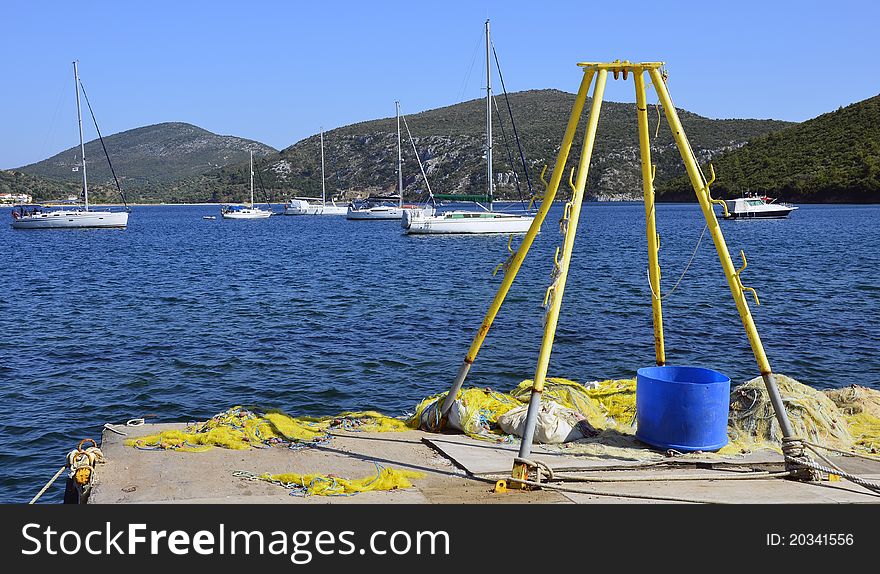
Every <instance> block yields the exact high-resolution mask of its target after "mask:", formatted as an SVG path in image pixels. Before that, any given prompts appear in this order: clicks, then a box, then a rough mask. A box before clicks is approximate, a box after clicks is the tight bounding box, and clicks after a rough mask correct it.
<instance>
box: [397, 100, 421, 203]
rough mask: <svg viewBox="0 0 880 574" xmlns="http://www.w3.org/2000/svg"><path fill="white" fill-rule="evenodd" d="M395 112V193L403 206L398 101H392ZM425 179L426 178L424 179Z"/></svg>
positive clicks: (401, 152) (401, 151)
mask: <svg viewBox="0 0 880 574" xmlns="http://www.w3.org/2000/svg"><path fill="white" fill-rule="evenodd" d="M394 110H395V113H396V114H397V193H398V194H400V199H399V204H400V207H401V208H403V150H402V149H401V147H400V102H399V101H395V102H394ZM426 181H427V180H426Z"/></svg>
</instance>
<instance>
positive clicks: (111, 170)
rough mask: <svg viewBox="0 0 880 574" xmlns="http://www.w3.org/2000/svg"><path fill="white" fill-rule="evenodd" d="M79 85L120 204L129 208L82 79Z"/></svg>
mask: <svg viewBox="0 0 880 574" xmlns="http://www.w3.org/2000/svg"><path fill="white" fill-rule="evenodd" d="M79 87H80V88H82V93H83V96H84V97H85V100H86V105H87V106H88V107H89V113H90V114H92V121H93V122H95V131H97V132H98V139H99V140H101V147H102V148H104V155H105V156H107V165H109V166H110V173H112V174H113V181H115V182H116V189H117V190H119V195H120V197H122V204H123V205H125V208H126V209H129V207H128V203H127V202H126V201H125V193H123V191H122V186H120V185H119V178H117V177H116V170H114V169H113V162H111V161H110V154H109V153H107V146H105V145H104V137H103V136H102V135H101V128H99V127H98V118H96V117H95V112H94V111H93V110H92V104H91V103H89V96H88V94H86V87H85V86H84V85H83V83H82V80H80V81H79Z"/></svg>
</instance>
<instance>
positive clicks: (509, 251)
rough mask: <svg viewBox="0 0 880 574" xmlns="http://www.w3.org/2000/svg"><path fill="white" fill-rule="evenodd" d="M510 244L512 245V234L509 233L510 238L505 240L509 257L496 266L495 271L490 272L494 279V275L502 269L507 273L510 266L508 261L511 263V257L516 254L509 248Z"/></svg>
mask: <svg viewBox="0 0 880 574" xmlns="http://www.w3.org/2000/svg"><path fill="white" fill-rule="evenodd" d="M512 243H513V234H512V233H511V234H510V237H508V238H507V251H508V253H510V255H508V256H507V259H506V260H504V261H503V262H502V263H499V264H498V266H497V267H495V270H494V271H492V277H495V275H496V274H497V273H498V271H499V270H501V269H502V268H503V269H504V270H505V272H507V268H508V267H509V266H510V261H511V259H513V256H514V255H515V254H516V252H515V251H514V250H513V247H511V244H512Z"/></svg>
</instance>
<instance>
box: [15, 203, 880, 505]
mask: <svg viewBox="0 0 880 574" xmlns="http://www.w3.org/2000/svg"><path fill="white" fill-rule="evenodd" d="M275 209H276V210H279V211H280V210H281V207H280V206H275ZM218 211H219V209H218V208H217V207H212V206H136V207H134V208H133V211H132V213H131V216H130V219H129V226H128V228H127V229H124V230H57V231H35V230H31V231H25V230H13V229H12V228H11V227H10V226H9V225H2V226H0V246H2V250H3V256H4V262H3V268H2V271H0V294H2V302H0V400H2V403H0V404H2V405H3V411H2V417H0V437H2V441H3V445H4V447H3V449H2V450H0V501H3V502H27V501H28V500H30V498H31V497H32V496H33V495H34V494H35V493H36V492H37V490H39V488H40V487H41V486H42V485H43V484H44V483H45V482H46V481H47V480H48V479H49V478H50V477H51V476H52V474H53V473H54V472H55V471H56V470H57V469H58V468H59V467H60V466H61V465H62V464H63V463H64V457H65V455H66V453H67V452H68V451H69V450H70V449H72V448H74V447H76V445H77V443H78V442H79V441H80V440H81V439H82V438H86V437H90V438H94V439H96V440H100V435H101V430H102V426H103V424H104V423H106V422H110V423H124V422H125V421H126V420H128V419H132V418H136V417H144V416H146V417H147V420H148V421H149V422H171V421H192V420H204V419H205V418H207V417H210V416H212V415H213V414H215V413H217V412H220V411H223V410H225V409H227V408H229V407H230V406H233V405H237V404H246V405H261V406H266V407H276V408H280V409H283V410H284V411H286V412H288V413H291V414H293V415H330V414H335V413H338V412H340V411H343V410H349V409H358V410H361V409H376V410H379V411H382V412H384V413H386V414H389V415H403V414H404V413H406V412H408V411H411V410H412V409H413V407H414V406H415V404H416V403H417V402H418V401H419V400H420V399H422V398H424V397H425V396H428V395H431V394H434V393H437V392H442V391H444V390H446V389H447V388H448V386H449V384H450V383H451V382H452V379H453V378H454V376H455V373H456V372H457V370H458V367H459V365H460V364H461V361H462V359H463V358H464V355H465V352H466V351H467V349H468V347H469V345H470V342H471V340H472V338H473V336H474V334H475V332H476V330H477V328H478V327H479V325H480V322H481V320H482V317H483V315H484V314H485V312H486V310H487V308H488V305H489V302H490V301H491V299H492V297H493V296H494V294H495V291H496V290H497V288H498V285H499V284H500V282H501V275H502V274H501V273H498V274H497V275H496V276H493V275H492V271H493V269H494V268H495V267H496V266H497V265H498V264H499V263H502V262H504V261H505V259H506V258H507V256H508V252H507V240H508V238H507V236H503V235H493V236H407V235H404V234H403V232H402V229H401V227H400V225H399V222H396V221H348V220H346V219H345V218H344V217H338V216H337V217H333V216H322V217H316V216H278V217H271V218H269V219H263V220H222V219H220V218H218V219H216V220H205V219H203V218H202V217H203V216H205V215H218ZM561 212H562V209H561V206H559V205H557V206H554V207H553V209H552V210H551V212H550V214H549V215H548V217H547V220H546V221H545V223H544V226H543V228H542V232H541V234H540V235H539V236H538V238H537V240H536V241H535V244H534V246H533V247H532V250H531V252H530V253H529V255H528V257H527V258H526V260H525V263H524V264H523V266H522V269H521V271H520V274H519V276H518V277H517V279H516V281H515V282H514V285H513V287H512V289H511V290H510V294H509V295H508V297H507V300H506V303H505V305H504V307H503V308H502V309H501V312H500V314H499V315H498V317H497V319H496V321H495V323H494V324H493V326H492V329H491V331H490V332H489V335H488V337H487V338H486V341H485V344H484V345H483V348H482V350H481V352H480V354H479V356H478V358H477V361H476V363H475V364H474V366H473V369H472V371H471V374H470V377H469V379H468V381H467V383H466V384H467V385H469V386H470V385H473V386H480V387H491V388H493V389H497V390H500V391H508V390H510V389H511V388H513V387H514V386H516V384H517V383H519V382H520V381H521V380H523V379H526V378H531V377H532V376H533V374H534V369H535V363H536V360H537V354H538V348H539V346H540V343H541V336H542V331H543V318H544V309H542V307H541V303H542V300H543V298H544V293H545V290H546V288H547V286H548V285H549V283H550V280H551V279H550V273H551V271H552V267H553V258H552V256H553V251H554V250H555V247H556V246H557V245H560V244H561V240H562V237H561V235H560V234H559V227H558V222H559V218H560V216H561ZM0 218H5V219H6V220H7V221H11V218H10V216H9V210H8V209H3V210H0ZM878 219H880V207H878V206H848V205H834V206H827V205H802V206H801V208H800V209H799V210H797V211H795V212H794V213H793V214H792V215H791V217H790V218H788V219H785V220H767V221H721V224H720V225H721V229H722V230H723V233H724V235H725V238H726V239H727V244H728V247H729V249H730V252H731V254H732V255H734V259H735V263H736V265H737V267H739V266H741V264H742V262H741V260H740V256H739V251H740V250H741V249H742V250H744V251H745V253H746V257H747V258H748V268H747V269H746V270H745V271H744V273H743V275H742V279H743V282H744V284H745V285H746V286H748V287H754V288H755V289H757V292H758V296H759V297H760V301H761V305H760V306H757V305H755V304H754V300H753V299H752V298H751V295H747V297H748V298H749V300H750V305H751V310H752V313H753V315H754V317H755V322H756V323H757V326H758V330H759V332H760V334H761V338H762V340H763V342H764V346H765V349H766V351H767V355H768V357H769V359H770V362H771V365H772V366H773V368H774V371H775V372H778V373H784V374H786V375H789V376H792V377H794V378H796V379H798V380H800V381H802V382H804V383H807V384H810V385H813V386H815V387H817V388H830V387H842V386H846V385H850V384H854V383H855V384H861V385H867V386H872V387H874V388H880V279H878V269H880V233H878V232H877V221H878ZM657 224H658V231H659V233H660V236H661V249H660V261H661V266H662V272H663V280H662V293H661V295H662V296H663V297H664V300H663V320H664V331H665V337H666V356H667V361H668V362H669V364H673V365H694V366H702V367H708V368H711V369H715V370H718V371H721V372H723V373H725V374H726V375H728V376H729V377H730V378H731V380H732V381H733V384H734V385H735V384H738V383H740V382H743V381H745V380H748V379H750V378H752V377H755V376H757V375H758V369H757V367H756V364H755V361H754V357H753V355H752V353H751V350H750V348H749V345H748V341H747V339H746V336H745V333H744V330H743V327H742V323H741V322H740V319H739V317H738V314H737V312H736V308H735V306H734V304H733V300H732V298H731V295H730V290H729V288H728V286H727V282H726V279H725V277H724V275H723V273H722V271H721V267H720V264H719V261H718V257H717V255H716V252H715V248H714V245H713V243H712V239H711V237H710V235H709V233H708V232H705V233H704V234H703V231H704V227H705V221H704V220H703V218H702V214H701V212H700V210H699V207H698V206H697V205H696V204H660V205H658V206H657ZM701 234H703V237H702V241H699V239H700V236H701ZM698 241H699V247H698V248H697V245H698ZM518 243H519V239H518V238H514V240H513V247H514V248H515V247H516V246H517V245H518ZM646 243H647V242H646V238H645V212H644V206H643V205H641V204H636V203H587V204H584V209H583V211H582V215H581V221H580V227H579V230H578V236H577V241H576V242H575V249H574V253H573V256H572V263H571V271H570V274H569V278H568V284H567V286H566V289H565V297H564V301H563V305H562V312H561V316H560V321H559V328H558V330H557V333H556V340H555V345H554V347H553V354H552V357H551V364H550V370H549V375H550V376H560V377H567V378H571V379H574V380H577V381H580V382H585V381H590V380H596V379H605V378H620V377H634V376H635V374H636V370H637V369H639V368H640V367H645V366H651V365H653V364H654V343H653V332H652V326H651V324H652V323H651V291H650V287H649V284H648V279H647V251H646V249H647V247H646ZM695 248H696V252H695ZM694 253H695V254H694ZM689 263H690V265H688V264H689ZM685 269H687V272H686V273H684V275H683V276H682V273H683V271H685ZM679 279H680V282H679ZM676 283H678V286H677V288H675V290H674V291H673V286H675V285H676ZM63 483H64V481H63V480H59V481H58V482H57V483H56V484H55V486H54V487H53V488H52V489H50V490H49V491H48V492H47V493H46V494H45V495H44V496H43V498H42V499H41V501H42V502H58V501H60V500H61V497H62V493H63V487H64V484H63Z"/></svg>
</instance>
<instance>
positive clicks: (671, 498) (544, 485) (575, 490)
mask: <svg viewBox="0 0 880 574" xmlns="http://www.w3.org/2000/svg"><path fill="white" fill-rule="evenodd" d="M507 480H508V481H510V482H518V483H520V484H526V485H528V486H538V487H541V488H547V489H550V490H558V491H559V492H571V493H573V494H590V495H594V496H612V497H615V498H640V499H645V500H662V501H666V502H688V503H691V504H739V502H719V501H717V500H699V499H689V498H680V497H675V496H661V495H651V494H624V493H622V492H605V491H601V490H591V489H585V488H571V487H566V486H558V485H551V484H547V483H546V482H534V481H531V480H523V479H521V478H513V477H510V478H508V479H507Z"/></svg>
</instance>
